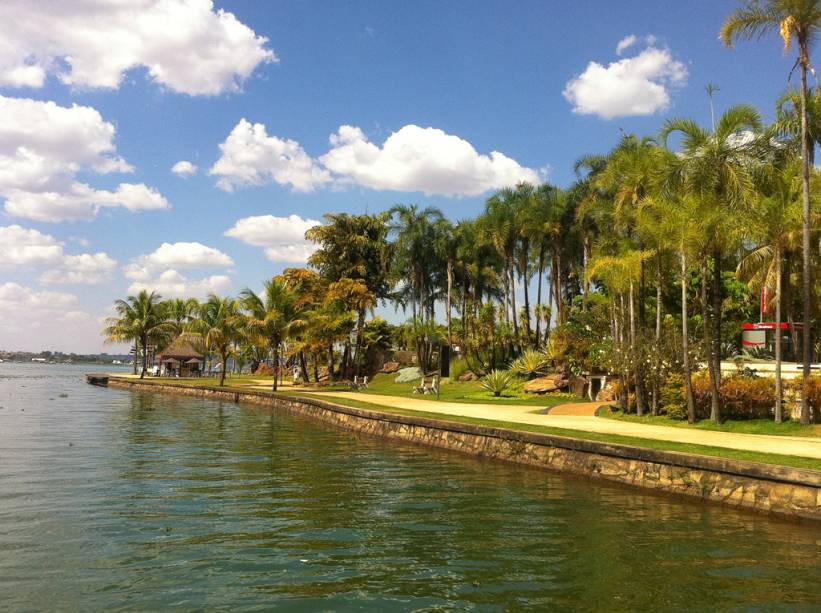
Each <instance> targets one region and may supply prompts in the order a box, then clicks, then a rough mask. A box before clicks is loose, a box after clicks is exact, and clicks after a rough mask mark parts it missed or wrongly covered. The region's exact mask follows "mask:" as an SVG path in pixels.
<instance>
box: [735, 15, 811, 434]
mask: <svg viewBox="0 0 821 613" xmlns="http://www.w3.org/2000/svg"><path fill="white" fill-rule="evenodd" d="M776 28H778V32H779V34H780V36H781V39H782V40H783V42H784V53H789V51H790V48H791V47H792V43H793V41H795V43H796V44H797V47H798V56H797V58H796V61H795V65H794V66H793V70H795V67H796V66H797V67H798V68H799V70H800V72H801V89H800V92H801V113H800V114H801V161H802V167H801V196H802V205H803V206H802V241H801V246H802V263H803V278H802V280H803V288H802V289H803V302H804V334H803V341H804V343H803V352H802V353H803V366H804V368H803V393H802V394H801V423H802V424H808V423H810V404H809V393H808V390H809V387H808V386H809V378H810V353H811V345H810V336H811V329H812V328H811V321H810V320H811V314H812V282H811V279H810V277H811V271H810V165H811V163H812V162H811V161H810V149H811V148H812V147H811V145H810V143H811V140H810V136H809V110H808V107H809V104H808V99H809V93H808V89H807V72H808V71H809V70H812V64H811V62H810V47H811V46H812V44H813V43H814V42H815V39H816V38H817V36H818V34H819V32H820V31H821V0H764V1H754V0H746V1H745V2H744V3H743V4H742V6H741V7H740V8H738V9H736V10H735V11H734V12H733V13H732V14H730V15H729V16H728V17H727V19H726V20H725V22H724V25H723V26H722V27H721V39H722V41H723V42H724V44H725V45H727V46H728V47H732V45H733V43H734V42H735V41H736V40H739V39H743V40H750V39H752V38H760V37H762V36H764V35H766V34H768V33H770V32H772V31H773V30H775V29H776ZM790 74H792V71H791V72H790ZM779 333H780V331H779Z"/></svg>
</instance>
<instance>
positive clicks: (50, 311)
mask: <svg viewBox="0 0 821 613" xmlns="http://www.w3.org/2000/svg"><path fill="white" fill-rule="evenodd" d="M77 302H78V300H77V296H75V295H74V294H68V293H65V292H51V291H44V292H38V291H36V290H33V289H32V288H30V287H26V286H25V285H20V284H19V283H2V284H0V313H4V314H18V313H19V314H29V315H31V316H32V317H35V316H38V315H40V316H42V315H54V314H59V315H60V316H62V315H63V313H64V312H65V311H67V310H69V309H76V305H77Z"/></svg>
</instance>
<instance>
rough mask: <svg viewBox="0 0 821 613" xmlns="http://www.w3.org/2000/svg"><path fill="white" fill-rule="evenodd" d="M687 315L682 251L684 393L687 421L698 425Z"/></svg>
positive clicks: (685, 280) (685, 274) (683, 254)
mask: <svg viewBox="0 0 821 613" xmlns="http://www.w3.org/2000/svg"><path fill="white" fill-rule="evenodd" d="M688 317H689V316H688V314H687V256H686V254H685V252H684V248H683V247H682V250H681V348H682V353H683V355H682V367H683V369H684V391H685V395H686V399H687V421H688V422H690V423H691V424H694V423H696V403H695V400H694V398H693V379H692V373H691V368H690V331H689V330H688V327H689V321H688Z"/></svg>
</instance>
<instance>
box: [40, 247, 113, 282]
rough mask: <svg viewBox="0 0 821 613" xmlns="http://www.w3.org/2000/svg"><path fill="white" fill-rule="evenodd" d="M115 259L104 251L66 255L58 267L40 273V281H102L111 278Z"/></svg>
mask: <svg viewBox="0 0 821 613" xmlns="http://www.w3.org/2000/svg"><path fill="white" fill-rule="evenodd" d="M115 268H117V261H116V260H114V259H113V258H110V257H109V256H108V255H107V254H105V253H81V254H80V255H67V256H65V257H64V258H63V260H62V262H60V264H59V266H58V268H54V269H51V270H47V271H46V272H44V273H43V274H42V275H40V279H39V280H40V283H46V284H58V283H89V284H93V283H102V282H103V281H106V280H108V279H109V278H111V273H112V272H114V269H115Z"/></svg>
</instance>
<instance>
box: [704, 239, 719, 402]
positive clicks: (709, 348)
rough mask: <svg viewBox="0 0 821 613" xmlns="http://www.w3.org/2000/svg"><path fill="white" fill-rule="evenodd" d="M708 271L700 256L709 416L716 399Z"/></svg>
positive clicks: (705, 255)
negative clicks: (708, 385)
mask: <svg viewBox="0 0 821 613" xmlns="http://www.w3.org/2000/svg"><path fill="white" fill-rule="evenodd" d="M709 282H710V281H709V270H708V266H707V254H706V253H705V254H703V255H702V260H701V321H702V324H701V326H702V333H703V336H704V361H705V362H706V363H707V373H708V374H709V376H710V403H711V409H710V411H711V415H712V412H713V411H714V410H715V406H716V402H717V400H718V399H717V398H716V393H715V390H714V388H713V386H712V382H713V381H715V378H716V376H715V371H714V369H713V366H714V364H713V360H712V356H711V351H712V346H713V344H712V339H711V335H710V301H709V296H708V289H707V288H708V283H709Z"/></svg>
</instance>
